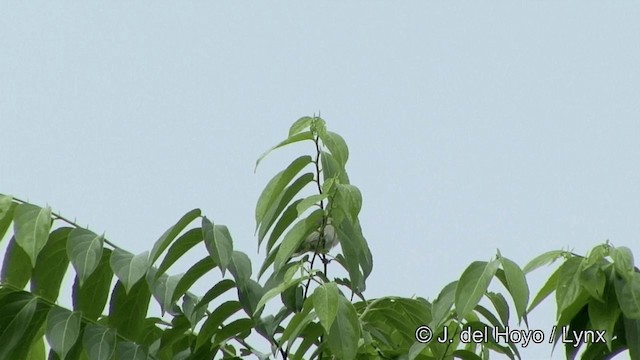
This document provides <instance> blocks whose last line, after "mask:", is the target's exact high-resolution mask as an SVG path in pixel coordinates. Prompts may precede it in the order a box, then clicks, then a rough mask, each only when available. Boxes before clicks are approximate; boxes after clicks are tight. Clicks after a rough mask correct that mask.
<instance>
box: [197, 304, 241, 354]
mask: <svg viewBox="0 0 640 360" xmlns="http://www.w3.org/2000/svg"><path fill="white" fill-rule="evenodd" d="M240 309H242V306H241V305H240V303H239V302H237V301H227V302H225V303H222V304H221V305H220V306H218V307H217V308H216V309H215V310H214V311H213V312H211V314H209V317H208V318H207V320H205V322H204V324H202V328H201V329H200V332H199V333H198V338H197V340H196V349H198V348H200V347H201V346H203V345H204V344H210V343H211V338H212V337H213V335H214V334H215V333H216V332H217V331H218V329H219V327H220V326H221V325H222V323H223V322H224V321H226V320H227V319H229V317H231V316H232V315H233V314H235V313H236V312H238V311H239V310H240Z"/></svg>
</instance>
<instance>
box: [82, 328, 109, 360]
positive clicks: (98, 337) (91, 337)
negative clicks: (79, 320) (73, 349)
mask: <svg viewBox="0 0 640 360" xmlns="http://www.w3.org/2000/svg"><path fill="white" fill-rule="evenodd" d="M82 343H83V345H84V351H86V353H87V354H88V355H89V359H92V360H110V359H111V358H112V357H113V355H114V354H115V351H116V332H115V331H114V330H113V329H110V328H108V327H105V326H101V325H94V324H89V325H87V327H85V329H84V335H83V337H82Z"/></svg>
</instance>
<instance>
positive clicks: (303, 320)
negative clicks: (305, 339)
mask: <svg viewBox="0 0 640 360" xmlns="http://www.w3.org/2000/svg"><path fill="white" fill-rule="evenodd" d="M312 303H313V300H312V299H311V298H307V300H305V302H304V303H303V305H302V310H301V311H300V312H299V313H297V314H295V315H293V317H292V318H291V321H289V323H288V324H287V327H286V328H285V329H284V331H283V332H282V338H281V339H282V340H281V341H282V342H285V341H286V342H288V343H289V345H288V346H287V347H290V346H291V344H292V343H293V342H294V340H295V339H296V338H297V337H298V335H299V334H300V332H301V331H302V330H303V329H304V328H305V327H306V326H307V325H308V324H309V323H310V322H311V321H312V320H314V319H315V317H316V314H315V313H313V312H311V310H312V309H313V306H312Z"/></svg>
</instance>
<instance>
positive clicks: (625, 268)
mask: <svg viewBox="0 0 640 360" xmlns="http://www.w3.org/2000/svg"><path fill="white" fill-rule="evenodd" d="M611 257H612V258H613V268H614V269H615V270H616V272H617V273H618V275H620V276H621V277H623V278H624V279H625V280H627V281H630V280H631V278H632V277H633V274H634V273H635V268H634V265H633V253H631V250H629V248H627V247H624V246H621V247H617V248H613V249H611Z"/></svg>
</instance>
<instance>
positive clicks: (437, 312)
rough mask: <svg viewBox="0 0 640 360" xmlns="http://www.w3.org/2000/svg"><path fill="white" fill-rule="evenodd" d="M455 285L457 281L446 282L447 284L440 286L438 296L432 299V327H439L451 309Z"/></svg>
mask: <svg viewBox="0 0 640 360" xmlns="http://www.w3.org/2000/svg"><path fill="white" fill-rule="evenodd" d="M457 286H458V282H457V281H454V282H451V283H449V284H447V286H445V287H444V288H442V290H441V291H440V294H439V295H438V297H437V298H436V299H435V300H434V301H433V306H432V307H431V313H432V316H433V320H432V325H431V328H432V329H437V328H438V327H440V325H442V324H443V322H444V321H445V319H446V318H447V316H448V315H449V311H450V310H451V307H452V306H453V302H454V299H455V294H456V287H457Z"/></svg>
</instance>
